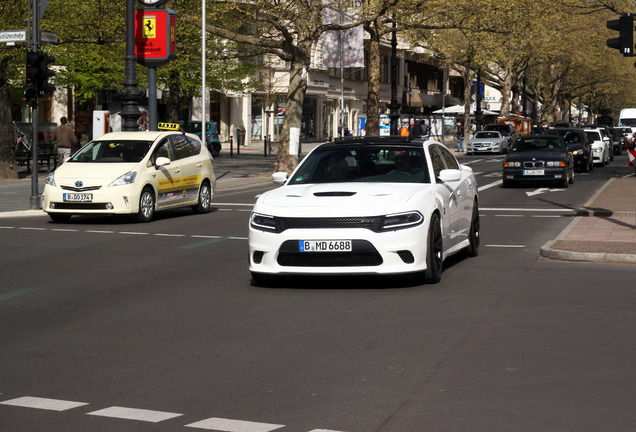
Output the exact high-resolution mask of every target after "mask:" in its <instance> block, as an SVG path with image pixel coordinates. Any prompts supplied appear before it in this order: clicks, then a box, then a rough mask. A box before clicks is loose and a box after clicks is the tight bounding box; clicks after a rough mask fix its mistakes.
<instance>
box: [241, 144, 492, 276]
mask: <svg viewBox="0 0 636 432" xmlns="http://www.w3.org/2000/svg"><path fill="white" fill-rule="evenodd" d="M273 180H274V182H276V183H280V184H283V186H282V187H280V188H277V189H274V190H271V191H268V192H266V193H264V194H262V195H261V196H260V197H259V198H258V200H257V202H256V204H255V205H254V209H253V213H252V215H251V218H250V226H249V270H250V272H251V273H252V277H253V280H254V282H256V283H262V282H268V281H271V280H272V279H276V277H277V276H282V275H334V274H347V275H361V274H367V275H369V274H401V273H415V274H416V275H417V276H418V277H419V276H424V278H425V280H426V281H428V282H431V283H436V282H439V281H440V279H441V275H442V263H443V261H444V260H445V259H446V258H448V257H449V256H450V255H452V254H455V253H457V252H460V251H462V250H466V251H467V253H468V255H469V256H476V255H477V254H478V253H479V243H480V226H479V212H478V196H477V183H476V181H475V177H474V175H473V172H472V170H471V169H470V168H469V167H468V166H465V165H460V164H459V163H458V162H457V160H456V159H455V157H454V156H453V155H452V154H451V152H450V151H448V149H447V148H446V147H445V146H444V145H442V144H441V143H439V142H437V141H433V140H428V141H421V140H416V141H410V140H409V139H408V138H400V137H364V138H342V139H339V140H336V142H335V143H328V144H323V145H321V146H318V147H316V148H315V149H314V150H313V151H312V152H311V153H310V154H308V155H307V156H306V157H305V159H304V160H303V161H302V163H301V164H300V165H299V166H298V167H297V168H296V170H295V171H294V172H293V173H292V174H291V175H290V176H288V175H287V173H275V174H274V175H273Z"/></svg>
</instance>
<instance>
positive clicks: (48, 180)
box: [46, 171, 55, 186]
mask: <svg viewBox="0 0 636 432" xmlns="http://www.w3.org/2000/svg"><path fill="white" fill-rule="evenodd" d="M46 184H47V185H49V186H55V174H54V173H53V171H52V172H50V173H49V175H47V176H46Z"/></svg>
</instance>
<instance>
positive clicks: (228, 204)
mask: <svg viewBox="0 0 636 432" xmlns="http://www.w3.org/2000/svg"><path fill="white" fill-rule="evenodd" d="M218 205H224V206H240V207H254V204H245V203H219V202H214V201H212V206H218Z"/></svg>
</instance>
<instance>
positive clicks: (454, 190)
mask: <svg viewBox="0 0 636 432" xmlns="http://www.w3.org/2000/svg"><path fill="white" fill-rule="evenodd" d="M444 150H446V149H445V148H443V147H441V146H438V145H431V146H429V154H430V157H431V162H432V164H433V172H434V175H435V182H436V183H440V185H441V186H442V188H441V192H440V193H441V195H442V196H443V197H444V206H445V209H444V213H443V214H442V225H443V226H446V229H444V230H443V232H444V234H445V237H444V241H445V243H444V249H445V250H448V249H450V248H452V247H454V246H455V245H456V244H457V243H459V242H460V241H461V240H462V201H463V197H462V195H463V193H462V190H461V183H462V182H461V181H459V182H451V183H441V181H440V180H439V174H440V172H441V171H442V170H443V169H447V165H446V162H445V161H444V155H443V151H444ZM446 151H448V150H446ZM451 157H452V155H451Z"/></svg>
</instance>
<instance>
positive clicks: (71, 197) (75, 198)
mask: <svg viewBox="0 0 636 432" xmlns="http://www.w3.org/2000/svg"><path fill="white" fill-rule="evenodd" d="M63 199H64V201H65V202H91V201H93V194H78V193H65V194H64V197H63Z"/></svg>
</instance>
